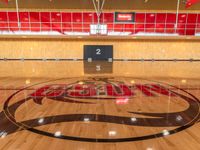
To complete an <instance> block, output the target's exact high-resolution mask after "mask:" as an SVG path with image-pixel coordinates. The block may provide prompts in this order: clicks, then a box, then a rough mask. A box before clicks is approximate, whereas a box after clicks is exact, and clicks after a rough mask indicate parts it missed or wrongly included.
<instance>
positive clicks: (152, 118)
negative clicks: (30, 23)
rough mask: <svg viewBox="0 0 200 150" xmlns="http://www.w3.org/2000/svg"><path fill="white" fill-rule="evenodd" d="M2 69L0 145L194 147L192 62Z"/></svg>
mask: <svg viewBox="0 0 200 150" xmlns="http://www.w3.org/2000/svg"><path fill="white" fill-rule="evenodd" d="M11 67H12V68H13V69H12V70H11ZM0 71H1V74H0V93H1V95H0V99H1V103H0V106H1V107H0V119H1V122H0V137H1V138H0V143H1V144H0V149H5V150H7V149H8V150H13V149H20V150H27V149H52V150H54V149H58V150H62V149H66V150H69V149H70V150H88V149H89V150H90V149H91V150H93V149H97V150H98V149H99V150H101V149H106V150H107V149H108V150H115V149H117V150H118V149H119V150H160V149H166V150H168V149H169V150H174V149H177V150H179V149H180V150H197V149H200V130H199V129H200V127H199V123H198V122H199V120H200V113H199V112H200V111H199V110H200V102H199V98H200V80H199V73H200V66H199V64H198V62H126V61H124V62H82V61H78V62H76V61H74V62H72V61H69V62H67V61H66V62H59V61H58V62H48V61H43V62H42V61H41V62H31V61H28V62H26V61H21V62H19V61H3V62H2V63H1V64H0Z"/></svg>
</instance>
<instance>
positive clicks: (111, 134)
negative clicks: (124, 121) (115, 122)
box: [108, 131, 117, 136]
mask: <svg viewBox="0 0 200 150" xmlns="http://www.w3.org/2000/svg"><path fill="white" fill-rule="evenodd" d="M108 134H109V136H115V135H116V134H117V132H116V131H109V132H108Z"/></svg>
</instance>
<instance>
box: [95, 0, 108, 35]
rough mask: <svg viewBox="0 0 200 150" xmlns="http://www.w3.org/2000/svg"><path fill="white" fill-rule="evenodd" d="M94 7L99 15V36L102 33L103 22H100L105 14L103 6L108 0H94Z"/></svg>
mask: <svg viewBox="0 0 200 150" xmlns="http://www.w3.org/2000/svg"><path fill="white" fill-rule="evenodd" d="M92 1H93V5H94V8H95V11H96V14H97V33H98V34H99V33H100V32H101V22H100V16H101V13H102V12H103V6H104V3H105V1H106V0H92Z"/></svg>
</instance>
